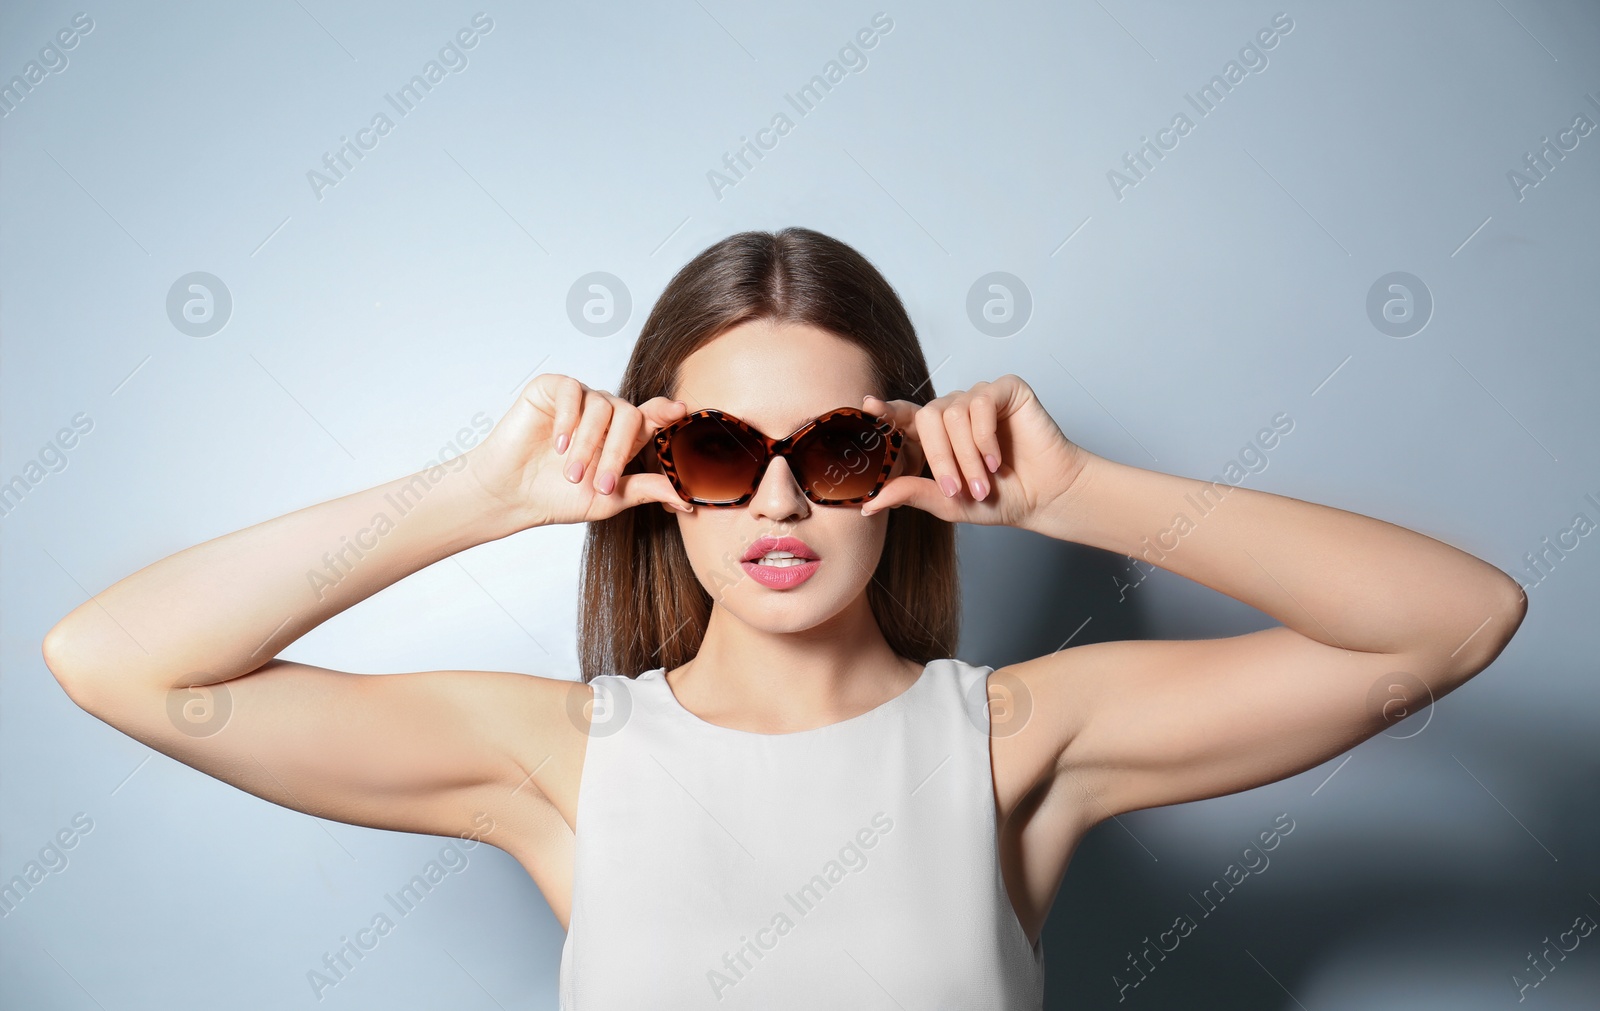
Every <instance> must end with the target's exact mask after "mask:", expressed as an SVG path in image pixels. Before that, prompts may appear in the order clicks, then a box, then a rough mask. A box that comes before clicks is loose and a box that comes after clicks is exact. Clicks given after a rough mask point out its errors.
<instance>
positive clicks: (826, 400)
mask: <svg viewBox="0 0 1600 1011" xmlns="http://www.w3.org/2000/svg"><path fill="white" fill-rule="evenodd" d="M868 394H873V395H876V391H875V390H874V389H873V383H872V376H871V367H870V362H869V360H868V358H867V355H866V352H864V351H863V350H862V349H861V348H860V347H858V346H856V345H854V344H851V343H849V342H848V341H845V340H843V339H842V338H839V337H836V336H834V335H833V334H830V333H828V332H826V331H823V330H818V329H816V328H814V327H804V326H795V325H792V324H791V325H780V326H773V325H771V324H767V325H765V326H762V325H758V324H746V325H743V326H740V327H735V328H733V329H732V330H729V331H728V332H727V333H724V334H722V335H721V336H719V337H717V338H715V339H713V340H712V341H710V342H709V343H707V344H706V345H704V346H703V347H700V348H699V349H697V350H696V351H695V352H694V353H693V354H691V355H690V356H689V357H688V358H686V359H684V361H683V363H682V365H681V366H680V367H679V369H678V382H677V388H676V389H675V390H674V391H673V392H672V397H673V399H675V400H682V401H684V402H685V403H686V404H688V405H689V409H690V410H701V409H704V408H708V407H712V408H716V409H717V410H719V411H725V412H727V413H729V414H732V415H735V416H737V417H739V418H742V419H744V420H745V421H748V422H749V423H751V424H752V425H754V426H755V427H756V428H758V429H760V430H761V431H763V432H766V433H767V434H769V435H775V436H782V435H786V434H788V433H789V432H792V431H794V430H795V429H796V428H798V427H800V425H802V424H804V423H805V422H806V421H808V420H810V419H811V418H814V417H817V416H818V415H820V414H822V413H824V412H826V411H831V410H833V409H834V408H835V407H860V406H861V399H862V397H864V396H866V395H868Z"/></svg>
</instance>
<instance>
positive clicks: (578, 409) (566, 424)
mask: <svg viewBox="0 0 1600 1011" xmlns="http://www.w3.org/2000/svg"><path fill="white" fill-rule="evenodd" d="M585 389H586V387H585V386H584V385H583V384H582V383H580V382H578V380H576V379H573V378H572V377H571V376H562V377H561V381H560V382H559V383H556V384H555V405H556V412H555V425H554V426H553V427H552V428H551V429H550V431H551V432H553V433H554V434H555V440H556V455H557V456H560V455H561V454H562V453H565V452H566V451H567V447H568V446H570V445H572V430H573V428H574V427H576V426H577V424H578V418H579V416H580V415H581V414H582V413H583V393H584V390H585Z"/></svg>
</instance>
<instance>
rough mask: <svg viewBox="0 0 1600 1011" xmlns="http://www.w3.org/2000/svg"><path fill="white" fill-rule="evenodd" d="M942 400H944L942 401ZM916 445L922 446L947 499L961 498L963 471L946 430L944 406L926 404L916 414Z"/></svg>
mask: <svg viewBox="0 0 1600 1011" xmlns="http://www.w3.org/2000/svg"><path fill="white" fill-rule="evenodd" d="M942 399H943V398H942V397H941V398H940V400H942ZM916 427H917V441H918V442H920V443H921V444H922V453H923V456H924V457H926V458H927V461H928V469H929V470H930V471H932V472H933V480H934V482H935V483H937V484H938V485H939V490H940V491H942V492H944V494H945V497H946V498H954V497H956V496H958V495H960V494H961V470H960V467H959V466H958V465H957V463H956V458H955V453H954V451H953V450H952V449H951V448H950V437H949V435H947V434H946V433H945V428H944V405H943V404H941V403H940V402H939V401H938V400H935V401H934V402H933V403H931V404H925V405H923V406H922V407H921V408H920V409H918V411H917V413H916Z"/></svg>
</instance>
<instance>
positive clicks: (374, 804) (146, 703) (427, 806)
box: [63, 660, 591, 843]
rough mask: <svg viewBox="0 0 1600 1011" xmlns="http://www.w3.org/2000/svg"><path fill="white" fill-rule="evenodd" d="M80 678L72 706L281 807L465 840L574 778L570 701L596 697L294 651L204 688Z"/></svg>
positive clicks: (576, 720)
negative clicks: (339, 667)
mask: <svg viewBox="0 0 1600 1011" xmlns="http://www.w3.org/2000/svg"><path fill="white" fill-rule="evenodd" d="M63 683H64V684H65V683H66V682H63ZM76 684H78V685H86V686H87V687H81V688H76V689H72V688H69V691H70V692H71V694H72V697H73V699H74V701H76V702H77V703H78V705H80V706H81V707H82V708H84V709H85V710H87V711H88V712H90V713H91V714H93V715H94V716H96V717H98V718H99V719H101V720H102V721H104V722H106V723H108V724H110V725H111V726H113V727H115V728H117V729H118V730H121V731H122V732H123V733H126V734H128V735H129V736H131V737H134V738H136V739H137V740H139V741H142V742H143V743H145V744H146V745H148V746H150V747H151V748H154V749H155V750H157V751H160V752H161V753H163V754H165V755H168V756H170V757H172V758H175V759H177V760H178V761H180V762H183V763H184V764H185V765H188V766H191V767H192V768H195V769H198V770H199V771H201V772H204V773H206V774H207V775H210V776H214V777H216V778H217V779H220V780H222V781H224V782H226V783H229V784H231V785H233V786H236V787H238V788H239V789H241V790H245V791H247V792H249V793H252V794H255V795H256V796H258V797H261V798H263V799H265V800H269V801H271V802H273V803H274V804H279V805H282V806H283V807H288V808H292V809H294V810H296V811H303V812H305V813H307V814H312V815H316V816H317V817H320V818H329V819H332V820H334V821H341V822H346V823H349V824H352V825H364V826H369V827H373V828H385V829H394V830H399V831H407V832H422V833H428V834H433V835H455V836H461V835H465V834H468V833H471V834H473V835H482V833H483V831H484V827H483V818H482V815H483V814H485V813H487V814H488V815H489V816H490V817H491V818H493V819H494V822H493V823H501V822H505V823H509V824H517V823H518V822H519V819H518V817H517V816H516V815H515V813H514V812H515V811H516V809H517V806H518V805H519V804H521V805H524V806H525V805H526V803H527V801H529V800H530V799H532V800H538V799H540V795H544V799H548V797H549V794H550V793H551V792H552V791H558V790H560V788H561V782H562V777H563V776H565V775H568V774H571V775H572V776H573V780H574V782H575V777H576V770H575V769H573V768H572V762H573V760H574V759H576V761H578V762H579V763H581V761H582V751H581V746H582V742H583V739H584V736H585V734H586V732H587V728H586V727H585V728H580V724H581V722H582V719H583V716H582V715H579V714H582V713H586V710H585V709H583V707H581V706H576V705H572V704H571V703H573V702H574V701H575V698H574V694H573V693H575V692H576V693H580V694H583V695H589V694H591V690H590V689H589V687H588V686H587V685H583V684H580V683H576V682H570V681H561V680H557V679H551V678H542V677H536V676H532V675H527V674H516V673H510V672H505V671H467V670H451V671H420V672H416V673H406V674H350V673H345V672H342V671H336V670H329V669H327V668H324V667H315V666H311V665H309V664H301V663H293V662H290V661H286V660H273V661H271V662H269V663H267V664H266V665H265V666H263V667H261V668H260V669H258V670H256V671H254V672H252V673H250V674H246V675H243V676H241V677H238V678H234V679H232V680H229V681H224V682H221V683H219V684H215V685H209V686H205V687H196V688H176V689H172V690H170V691H163V690H161V689H148V688H139V687H133V686H117V685H116V683H115V682H114V681H113V680H112V679H111V678H109V677H97V678H90V679H82V680H79V681H77V682H76ZM569 714H572V715H569ZM575 749H576V750H575ZM536 770H537V771H536ZM485 841H488V842H491V843H498V842H500V840H497V839H492V838H491V839H486V840H485Z"/></svg>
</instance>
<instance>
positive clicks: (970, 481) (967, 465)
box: [939, 396, 989, 501]
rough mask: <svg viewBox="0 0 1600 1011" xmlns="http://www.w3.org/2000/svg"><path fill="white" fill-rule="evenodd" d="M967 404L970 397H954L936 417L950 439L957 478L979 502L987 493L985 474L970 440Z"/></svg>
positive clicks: (970, 421) (968, 405) (970, 423)
mask: <svg viewBox="0 0 1600 1011" xmlns="http://www.w3.org/2000/svg"><path fill="white" fill-rule="evenodd" d="M971 404H972V398H971V397H969V396H960V397H956V398H955V399H954V400H952V401H951V403H950V404H949V405H948V406H946V407H945V409H944V411H943V413H941V414H940V416H939V417H940V420H942V421H943V422H944V430H945V435H946V436H947V437H948V438H949V440H950V447H951V451H952V452H953V453H954V454H955V460H956V465H957V466H959V467H960V468H961V475H962V477H963V478H964V479H965V482H966V485H967V488H968V489H970V490H971V492H972V498H973V500H974V501H982V500H983V497H984V496H985V495H987V494H989V482H988V480H987V477H988V472H987V471H985V470H984V469H983V459H982V457H980V456H979V455H978V447H977V445H976V444H975V443H974V442H973V441H972V418H971V417H970V416H969V413H968V412H970V411H971V410H972V407H971Z"/></svg>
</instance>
